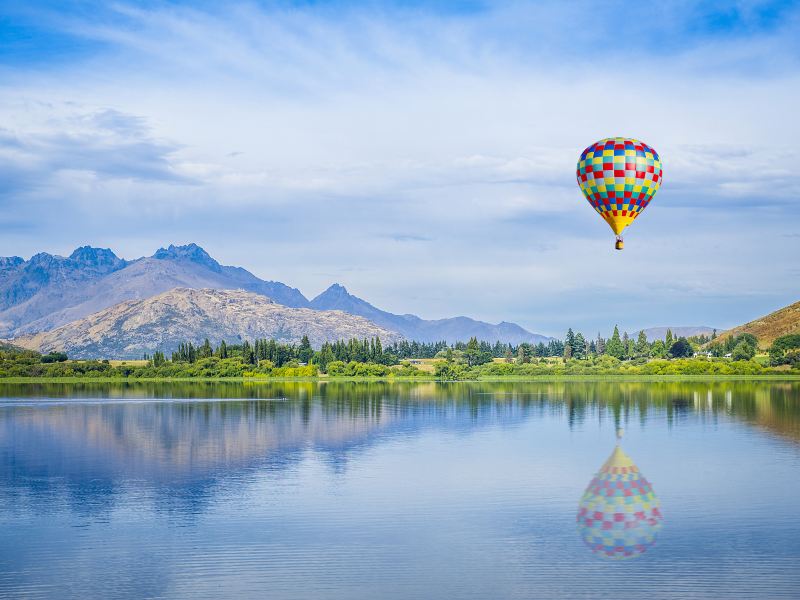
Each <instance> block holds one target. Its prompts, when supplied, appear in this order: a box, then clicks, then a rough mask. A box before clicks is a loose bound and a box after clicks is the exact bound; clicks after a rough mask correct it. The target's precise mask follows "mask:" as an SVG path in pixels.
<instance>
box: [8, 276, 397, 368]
mask: <svg viewBox="0 0 800 600" xmlns="http://www.w3.org/2000/svg"><path fill="white" fill-rule="evenodd" d="M303 335H308V337H309V339H310V340H311V344H312V345H313V346H315V347H319V346H320V345H321V344H322V343H323V342H326V341H336V340H340V339H350V338H353V337H356V338H367V337H375V336H378V337H380V338H381V340H384V341H385V342H386V343H392V342H394V341H397V340H399V339H401V336H400V335H399V334H397V333H395V332H392V331H389V330H387V329H384V328H382V327H378V326H377V325H375V324H374V323H371V322H370V321H368V320H367V319H364V318H363V317H358V316H355V315H350V314H347V313H344V312H341V311H316V310H311V309H308V308H290V307H287V306H282V305H280V304H277V303H275V302H273V301H272V300H270V299H269V298H267V297H265V296H263V295H260V294H255V293H252V292H246V291H243V290H213V289H201V290H195V289H188V288H177V289H174V290H170V291H168V292H164V293H162V294H158V295H157V296H153V297H151V298H147V299H144V300H128V301H126V302H123V303H121V304H117V305H115V306H112V307H109V308H105V309H103V310H101V311H99V312H96V313H94V314H92V315H89V316H88V317H85V318H83V319H79V320H77V321H74V322H72V323H69V324H67V325H63V326H61V327H58V328H57V329H53V330H52V331H47V332H41V333H36V334H31V335H27V336H23V337H20V338H16V339H14V340H13V342H14V344H17V345H19V346H22V347H24V348H28V349H31V350H37V351H40V352H51V351H57V352H67V353H68V354H69V355H70V357H73V358H140V357H141V356H142V354H143V353H145V352H148V353H152V352H154V351H155V350H162V351H164V352H166V353H169V352H171V351H173V350H175V349H176V347H177V345H178V343H180V342H183V341H189V342H193V343H195V344H201V343H202V342H203V340H204V338H206V337H207V338H209V340H210V341H211V343H212V344H214V345H217V344H219V343H220V341H222V340H225V341H226V342H229V343H241V342H242V341H243V340H254V339H256V338H274V339H276V340H280V341H283V342H299V341H300V339H301V338H302V336H303Z"/></svg>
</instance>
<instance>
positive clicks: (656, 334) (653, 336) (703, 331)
mask: <svg viewBox="0 0 800 600" xmlns="http://www.w3.org/2000/svg"><path fill="white" fill-rule="evenodd" d="M667 329H670V330H672V336H673V337H687V338H688V337H692V336H695V335H711V334H712V333H714V328H713V327H706V326H705V325H697V326H684V327H650V328H649V329H645V330H644V334H645V335H646V336H647V339H648V340H650V341H651V342H652V341H654V340H663V339H665V338H666V337H667ZM717 331H719V330H717ZM637 333H638V332H637Z"/></svg>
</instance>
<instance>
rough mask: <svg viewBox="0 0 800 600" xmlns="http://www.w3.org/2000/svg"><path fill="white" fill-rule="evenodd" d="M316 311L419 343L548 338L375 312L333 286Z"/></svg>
mask: <svg viewBox="0 0 800 600" xmlns="http://www.w3.org/2000/svg"><path fill="white" fill-rule="evenodd" d="M310 306H311V308H316V309H318V310H342V311H344V312H347V313H350V314H353V315H360V316H362V317H366V318H367V319H369V320H370V321H372V322H373V323H376V324H378V325H381V326H383V327H386V328H387V329H391V330H393V331H397V332H399V333H401V334H402V335H403V336H404V337H406V338H408V339H410V340H417V341H419V342H438V341H441V340H446V341H448V342H458V341H466V340H468V339H469V338H471V337H476V338H478V339H479V340H487V341H496V340H501V341H504V342H509V343H512V344H519V343H521V342H530V343H533V344H538V343H539V342H545V343H546V342H548V341H549V340H550V339H551V338H549V337H547V336H544V335H539V334H537V333H531V332H530V331H527V330H525V329H523V328H522V327H520V326H519V325H515V324H514V323H506V322H503V323H498V324H497V325H493V324H492V323H486V322H484V321H476V320H475V319H470V318H469V317H452V318H449V319H436V320H426V319H421V318H420V317H418V316H416V315H396V314H393V313H390V312H386V311H384V310H381V309H379V308H376V307H375V306H373V305H372V304H370V303H369V302H367V301H366V300H362V299H361V298H359V297H357V296H353V295H352V294H350V293H349V292H348V291H347V289H346V288H345V287H344V286H341V285H339V284H338V283H335V284H333V285H332V286H330V287H329V288H328V289H327V290H325V291H324V292H322V293H321V294H320V295H319V296H317V297H316V298H314V299H313V300H312V301H311V303H310Z"/></svg>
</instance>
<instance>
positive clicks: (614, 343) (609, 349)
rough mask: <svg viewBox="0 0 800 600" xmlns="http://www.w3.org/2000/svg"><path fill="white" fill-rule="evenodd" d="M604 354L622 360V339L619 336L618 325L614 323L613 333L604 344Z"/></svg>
mask: <svg viewBox="0 0 800 600" xmlns="http://www.w3.org/2000/svg"><path fill="white" fill-rule="evenodd" d="M606 354H608V355H609V356H613V357H614V358H618V359H620V360H622V357H623V356H625V347H624V346H623V345H622V340H621V339H620V337H619V327H617V326H616V325H614V333H613V335H612V336H611V339H610V340H608V343H607V344H606Z"/></svg>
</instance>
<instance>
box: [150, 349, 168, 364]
mask: <svg viewBox="0 0 800 600" xmlns="http://www.w3.org/2000/svg"><path fill="white" fill-rule="evenodd" d="M166 362H167V359H166V358H165V357H164V353H163V352H162V351H161V350H156V351H155V352H153V360H152V363H153V366H154V367H162V366H164V364H166Z"/></svg>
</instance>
